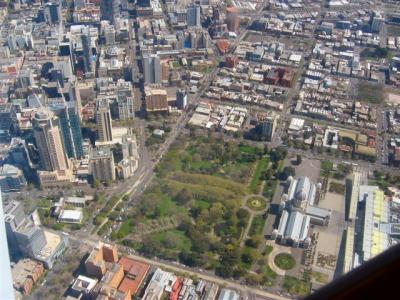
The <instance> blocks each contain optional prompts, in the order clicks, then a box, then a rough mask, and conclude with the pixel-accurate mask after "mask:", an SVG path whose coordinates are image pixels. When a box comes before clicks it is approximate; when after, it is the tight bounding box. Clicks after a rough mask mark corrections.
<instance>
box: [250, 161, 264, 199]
mask: <svg viewBox="0 0 400 300" xmlns="http://www.w3.org/2000/svg"><path fill="white" fill-rule="evenodd" d="M268 164H269V157H268V156H265V157H263V158H262V159H261V160H260V161H259V162H258V164H257V167H256V170H255V171H254V174H253V178H252V179H251V181H250V185H249V190H250V192H251V193H253V194H257V193H258V192H259V191H260V186H261V181H262V180H261V179H262V178H261V176H262V175H263V172H265V170H266V169H267V168H268Z"/></svg>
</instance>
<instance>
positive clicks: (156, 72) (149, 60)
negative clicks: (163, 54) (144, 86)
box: [142, 54, 162, 83]
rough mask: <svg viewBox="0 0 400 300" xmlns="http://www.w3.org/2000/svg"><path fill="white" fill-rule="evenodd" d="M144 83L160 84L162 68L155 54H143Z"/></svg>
mask: <svg viewBox="0 0 400 300" xmlns="http://www.w3.org/2000/svg"><path fill="white" fill-rule="evenodd" d="M142 65H143V75H144V83H161V81H162V68H161V62H160V58H159V57H158V56H157V55H156V54H144V55H143V58H142Z"/></svg>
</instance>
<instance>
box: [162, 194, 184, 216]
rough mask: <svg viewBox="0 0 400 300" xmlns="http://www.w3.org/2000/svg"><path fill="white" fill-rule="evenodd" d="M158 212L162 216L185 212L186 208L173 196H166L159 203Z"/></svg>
mask: <svg viewBox="0 0 400 300" xmlns="http://www.w3.org/2000/svg"><path fill="white" fill-rule="evenodd" d="M157 209H158V214H159V216H160V217H166V216H171V215H174V214H175V213H177V212H184V211H185V208H184V207H180V206H178V205H177V204H176V203H175V202H174V201H172V199H171V197H169V196H165V197H163V198H162V201H160V202H159V203H158V205H157Z"/></svg>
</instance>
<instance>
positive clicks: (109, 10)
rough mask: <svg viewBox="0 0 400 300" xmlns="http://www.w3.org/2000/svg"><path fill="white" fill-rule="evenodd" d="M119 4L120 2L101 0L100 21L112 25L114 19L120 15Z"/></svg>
mask: <svg viewBox="0 0 400 300" xmlns="http://www.w3.org/2000/svg"><path fill="white" fill-rule="evenodd" d="M120 4H121V3H120V0H101V1H100V12H101V19H102V20H107V21H110V22H111V23H112V24H114V22H115V19H116V18H118V17H119V15H120Z"/></svg>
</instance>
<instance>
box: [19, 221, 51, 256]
mask: <svg viewBox="0 0 400 300" xmlns="http://www.w3.org/2000/svg"><path fill="white" fill-rule="evenodd" d="M14 234H15V237H16V239H17V243H18V247H19V250H20V251H21V253H22V254H23V255H26V256H29V257H33V256H35V255H36V254H37V253H39V252H40V250H42V249H43V248H44V246H45V245H46V237H45V235H44V232H43V229H41V228H40V227H37V226H28V227H25V228H21V229H19V230H17V231H15V232H14Z"/></svg>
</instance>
